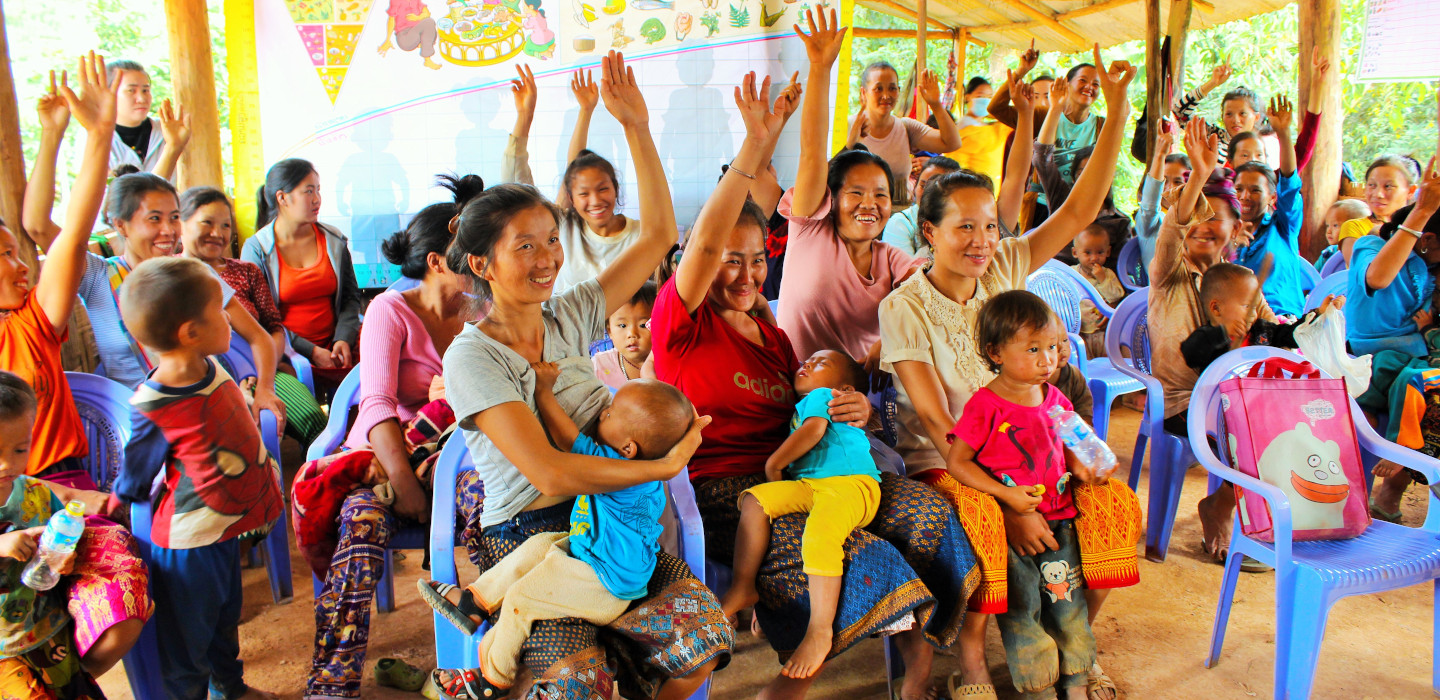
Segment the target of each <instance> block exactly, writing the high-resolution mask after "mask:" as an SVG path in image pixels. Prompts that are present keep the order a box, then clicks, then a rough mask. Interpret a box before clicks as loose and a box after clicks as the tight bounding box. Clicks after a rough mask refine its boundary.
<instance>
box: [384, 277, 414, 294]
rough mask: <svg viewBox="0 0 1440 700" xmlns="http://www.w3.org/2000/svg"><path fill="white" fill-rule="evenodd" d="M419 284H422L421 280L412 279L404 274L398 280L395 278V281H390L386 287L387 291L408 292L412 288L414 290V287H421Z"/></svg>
mask: <svg viewBox="0 0 1440 700" xmlns="http://www.w3.org/2000/svg"><path fill="white" fill-rule="evenodd" d="M419 286H420V280H417V279H411V278H409V277H405V276H403V275H402V276H401V277H400V279H397V280H395V281H394V282H391V283H390V286H389V287H386V288H385V291H387V292H408V291H410V290H412V289H414V288H416V287H419Z"/></svg>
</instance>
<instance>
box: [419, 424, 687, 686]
mask: <svg viewBox="0 0 1440 700" xmlns="http://www.w3.org/2000/svg"><path fill="white" fill-rule="evenodd" d="M474 468H475V467H474V465H473V464H471V462H470V450H469V449H468V448H466V446H465V440H464V438H463V437H462V436H461V435H460V434H459V433H458V432H457V433H455V434H454V435H453V436H452V437H451V439H450V440H449V441H447V442H446V443H445V446H444V447H443V448H441V450H440V457H439V459H438V460H436V463H435V484H436V485H437V486H438V488H436V489H435V499H434V501H432V503H431V510H430V576H431V578H433V579H434V580H435V581H438V582H440V583H448V584H451V585H456V586H458V585H460V580H459V574H458V572H457V570H456V568H455V547H456V546H457V545H456V542H455V532H456V528H457V526H458V525H459V524H457V523H456V522H455V483H456V480H457V479H458V478H459V476H460V474H461V473H462V472H465V471H468V470H472V469H474ZM665 488H666V491H667V492H668V493H669V496H670V499H669V500H670V510H671V515H673V516H674V517H675V522H677V523H679V526H680V532H679V533H678V534H679V537H677V538H676V539H677V542H678V544H679V548H680V551H679V552H672V554H674V555H676V556H679V557H680V558H681V559H683V560H684V561H685V563H686V565H688V566H689V567H690V570H691V571H693V572H703V571H705V528H704V525H703V524H701V522H700V509H699V508H698V507H696V505H695V490H694V488H692V487H691V486H690V471H689V470H688V469H681V470H680V473H679V474H677V475H676V476H675V477H674V478H672V479H670V480H669V481H668V482H666V484H665ZM433 617H434V622H435V663H436V665H437V666H438V667H440V668H473V667H474V665H475V660H476V659H478V658H479V657H480V639H481V638H482V637H484V636H485V633H486V632H487V631H488V630H489V628H490V626H489V623H483V624H481V626H480V628H479V629H477V630H476V631H475V633H474V634H465V633H464V632H461V631H460V630H459V629H457V628H456V627H455V625H453V624H451V623H450V621H449V620H446V619H445V618H444V617H441V615H440V613H434V614H433ZM690 697H691V700H706V699H707V698H709V697H710V680H709V679H707V680H706V681H705V683H704V684H702V685H701V686H700V688H699V689H697V690H696V691H695V693H694V694H693V695H691V696H690Z"/></svg>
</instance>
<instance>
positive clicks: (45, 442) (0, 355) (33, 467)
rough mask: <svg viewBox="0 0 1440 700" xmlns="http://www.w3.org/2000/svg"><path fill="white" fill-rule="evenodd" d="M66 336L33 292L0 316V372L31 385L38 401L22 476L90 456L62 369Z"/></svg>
mask: <svg viewBox="0 0 1440 700" xmlns="http://www.w3.org/2000/svg"><path fill="white" fill-rule="evenodd" d="M65 336H66V333H58V334H57V333H56V332H55V328H54V326H51V325H50V320H49V318H47V317H46V316H45V310H44V309H42V308H40V302H39V301H38V300H37V299H36V298H35V292H33V291H32V292H30V294H28V295H26V297H25V305H24V306H22V307H20V308H18V309H15V310H14V311H10V312H8V313H7V312H3V311H0V368H3V369H4V370H5V371H7V372H13V373H15V374H17V375H19V376H20V378H21V379H24V380H25V381H26V382H29V383H30V386H31V388H33V389H35V396H36V398H37V399H39V405H38V406H37V407H36V410H35V428H34V430H33V431H32V432H31V443H30V463H29V464H27V465H26V466H25V473H26V474H30V475H34V474H38V473H40V471H41V470H43V469H45V468H46V467H48V466H50V465H52V464H54V463H56V462H59V461H60V460H62V459H65V458H66V457H84V456H85V455H86V454H87V453H88V452H89V451H90V447H89V444H88V443H87V442H86V441H85V428H84V426H82V425H81V424H80V414H79V413H77V412H76V411H75V400H74V399H73V398H71V396H70V382H68V381H66V380H65V368H64V367H63V366H62V365H61V364H60V344H61V343H63V342H65Z"/></svg>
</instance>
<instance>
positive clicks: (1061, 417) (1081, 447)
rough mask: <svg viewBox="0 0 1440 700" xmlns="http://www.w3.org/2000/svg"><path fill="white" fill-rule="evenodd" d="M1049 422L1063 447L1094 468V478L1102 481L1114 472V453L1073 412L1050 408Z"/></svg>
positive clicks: (1056, 407) (1057, 407)
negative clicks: (1063, 444)
mask: <svg viewBox="0 0 1440 700" xmlns="http://www.w3.org/2000/svg"><path fill="white" fill-rule="evenodd" d="M1050 421H1051V423H1052V424H1053V425H1054V426H1055V430H1056V432H1058V433H1060V440H1061V441H1062V442H1064V443H1065V446H1066V447H1068V448H1070V451H1071V452H1074V453H1075V456H1076V457H1079V458H1080V461H1081V462H1084V463H1085V464H1088V465H1090V466H1091V467H1092V468H1094V469H1095V475H1096V476H1098V477H1100V478H1101V479H1104V478H1107V477H1109V476H1110V473H1111V472H1113V471H1115V453H1114V452H1111V451H1110V446H1109V445H1107V444H1105V441H1104V440H1101V439H1100V436H1098V435H1096V434H1095V430H1094V429H1093V428H1091V427H1090V425H1089V424H1087V423H1086V422H1085V421H1083V420H1080V416H1078V415H1076V413H1075V412H1074V411H1067V410H1065V409H1063V408H1061V407H1059V406H1051V407H1050Z"/></svg>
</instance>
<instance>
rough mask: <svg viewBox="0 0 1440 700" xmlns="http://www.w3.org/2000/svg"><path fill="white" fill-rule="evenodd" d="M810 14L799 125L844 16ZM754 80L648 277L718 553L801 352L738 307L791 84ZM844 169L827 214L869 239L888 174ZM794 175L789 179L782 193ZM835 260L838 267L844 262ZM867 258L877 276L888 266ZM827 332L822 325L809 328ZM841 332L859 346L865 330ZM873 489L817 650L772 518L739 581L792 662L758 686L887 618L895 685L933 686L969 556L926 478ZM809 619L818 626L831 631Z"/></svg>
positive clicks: (757, 277) (750, 293) (713, 553)
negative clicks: (764, 550)
mask: <svg viewBox="0 0 1440 700" xmlns="http://www.w3.org/2000/svg"><path fill="white" fill-rule="evenodd" d="M809 28H810V32H809V33H808V34H806V33H804V32H798V33H799V34H800V36H801V39H802V40H803V41H804V42H805V44H806V52H807V54H808V55H809V58H810V72H809V80H810V84H811V85H816V86H821V87H820V88H819V89H817V90H816V92H818V93H820V94H821V95H822V97H818V98H814V99H811V98H807V99H806V101H805V105H804V110H805V115H804V117H803V118H804V119H805V121H806V122H807V123H811V124H814V123H821V122H823V120H824V119H825V116H824V115H825V112H826V107H825V105H824V102H825V100H824V99H823V93H824V89H823V86H825V85H828V84H829V79H830V78H829V74H830V69H831V65H832V64H833V62H834V61H835V57H836V55H837V54H838V52H839V49H840V45H841V41H842V40H843V38H844V34H845V30H844V29H843V28H841V27H840V26H839V23H838V21H837V19H836V16H835V13H834V11H831V12H830V13H828V17H827V15H826V14H824V13H821V14H820V18H819V21H818V25H817V22H816V20H815V18H814V16H813V15H812V16H810V17H809ZM797 30H798V28H797ZM768 87H769V81H768V80H767V81H766V82H765V84H764V85H762V86H760V87H759V89H758V92H757V86H756V85H755V83H754V77H753V75H752V76H750V77H748V78H747V79H746V85H745V86H744V89H743V94H737V102H738V103H739V107H740V111H741V116H742V118H743V120H744V122H745V126H746V132H747V136H746V139H745V141H744V142H743V144H742V146H741V148H740V151H739V153H738V154H737V155H736V158H735V160H734V162H733V163H732V164H731V167H730V168H729V169H728V170H727V171H726V173H725V175H724V176H723V177H722V178H721V180H720V183H719V185H718V186H717V188H716V190H715V192H714V194H712V195H711V197H710V199H709V200H708V201H707V202H706V204H705V208H704V209H703V210H702V211H701V213H700V217H699V219H698V220H697V221H696V224H695V228H694V232H693V233H692V234H691V239H690V243H689V244H688V245H687V246H686V249H685V254H684V257H683V258H681V261H680V266H679V268H678V270H677V271H676V274H675V276H674V278H672V279H671V280H670V281H669V282H668V283H667V284H666V285H665V286H664V287H662V289H661V290H660V294H659V298H658V300H657V301H656V305H655V312H654V316H653V319H652V333H653V339H654V345H653V347H654V358H655V370H656V373H657V375H658V376H659V378H660V379H661V380H662V381H666V382H670V383H672V384H674V385H675V386H677V387H679V388H680V389H681V391H684V392H685V394H686V395H687V396H689V397H690V399H691V400H692V401H693V402H694V403H695V406H696V410H697V411H699V412H700V413H702V414H707V415H711V416H713V417H714V418H715V423H714V424H712V425H711V426H710V427H709V428H708V429H707V431H706V435H705V441H704V443H703V444H702V445H701V447H700V449H699V450H698V451H697V452H696V454H695V457H694V458H693V459H692V460H691V461H690V475H691V478H692V480H693V481H694V483H695V490H696V500H697V502H698V505H699V507H700V513H701V517H702V518H703V520H704V522H705V534H706V545H707V553H708V555H709V556H710V557H711V558H713V559H716V560H718V561H722V562H730V561H731V560H732V557H733V556H734V555H735V547H736V544H735V540H736V528H737V525H738V523H739V521H740V518H741V514H740V510H739V507H738V499H739V496H740V495H741V494H742V493H743V492H745V491H747V490H749V489H751V488H752V487H755V486H757V485H759V484H762V483H764V482H765V480H766V477H765V465H766V461H767V460H768V459H769V458H770V457H771V455H772V454H773V453H774V452H775V451H776V449H777V448H779V447H780V445H781V444H782V443H783V442H785V440H786V436H787V434H788V433H789V425H790V421H791V418H792V416H793V415H795V412H796V405H795V404H796V400H797V397H796V395H795V394H796V392H795V390H794V377H795V374H796V371H797V370H798V369H800V362H799V360H798V358H797V356H796V353H795V350H794V349H793V348H792V346H791V342H790V339H789V337H788V336H787V334H786V333H785V332H784V331H783V330H781V329H779V328H776V327H775V326H774V325H773V324H771V323H768V322H766V321H765V320H764V318H763V316H762V315H754V314H752V312H754V311H755V307H756V305H757V301H758V302H759V303H763V300H762V299H760V298H759V290H760V287H761V285H762V284H763V283H764V279H765V274H766V265H765V217H764V215H763V213H761V212H760V210H759V208H758V207H756V206H755V205H754V204H751V203H747V202H746V192H747V190H748V187H749V183H750V178H751V176H752V175H753V174H754V173H757V172H759V171H760V170H761V169H763V168H764V167H765V164H766V162H767V161H768V160H769V158H770V155H771V153H773V151H774V148H775V143H776V140H777V139H778V138H779V133H780V130H781V127H782V126H783V124H784V121H785V118H786V116H787V115H788V113H790V112H792V111H793V110H794V103H795V100H796V98H797V95H796V92H797V90H787V91H785V92H784V93H782V96H781V97H780V99H779V100H777V102H776V104H775V109H774V111H773V112H772V111H771V110H770V109H769V107H768V105H767V104H766V99H765V97H763V96H765V95H767V94H768ZM812 155H813V154H812ZM816 170H817V169H816V168H809V169H805V168H802V173H804V174H802V176H801V177H802V178H807V177H808V178H810V179H809V180H808V182H810V183H811V184H812V186H810V187H808V188H807V191H808V192H809V193H810V194H811V195H813V196H812V200H813V201H812V203H811V204H812V206H815V207H816V208H817V209H819V205H820V204H821V199H822V197H824V196H825V191H824V188H823V184H822V183H821V182H820V177H821V175H820V173H817V172H815V171H816ZM821 172H822V173H823V171H821ZM851 172H852V173H856V174H857V175H858V174H859V173H861V172H864V173H866V174H867V178H866V180H865V181H864V182H863V183H862V184H863V187H856V188H855V190H853V191H847V192H846V197H847V198H850V197H851V196H852V194H854V197H853V200H852V201H850V202H849V203H848V205H841V207H840V208H841V210H842V213H841V215H840V216H842V217H848V218H849V219H850V220H851V223H853V224H855V225H856V226H857V227H858V228H863V229H865V232H866V233H868V236H869V237H868V238H866V239H865V241H866V243H869V242H870V241H871V240H873V238H874V237H875V236H876V235H878V234H879V229H880V227H881V226H883V223H884V218H885V217H884V216H883V214H877V210H879V209H880V208H882V207H885V208H888V204H881V203H879V202H880V201H883V200H884V199H885V198H886V197H885V195H886V193H887V192H888V186H889V183H888V181H887V179H886V175H885V172H884V168H883V167H882V166H880V165H878V164H871V163H868V162H867V163H866V164H865V166H864V168H863V171H862V169H861V168H858V167H857V168H855V169H852V170H851ZM869 175H874V176H875V177H869ZM803 182H806V180H802V183H803ZM802 187H804V185H801V186H799V187H797V193H796V194H795V195H794V197H796V198H798V196H799V194H798V191H799V189H801V188H802ZM862 219H863V221H862ZM845 225H847V226H848V225H849V224H845ZM816 235H824V236H826V237H827V238H829V239H831V240H832V242H833V245H834V247H835V248H836V250H837V255H844V254H845V253H844V250H845V247H846V246H842V245H840V243H839V236H837V235H836V234H835V233H834V232H833V230H829V229H828V226H827V230H825V231H822V232H821V233H819V234H816ZM875 247H877V248H882V249H883V248H887V246H883V245H877V246H875ZM877 255H878V254H877ZM864 258H865V260H866V264H865V266H864V267H863V269H864V270H867V271H868V270H870V269H872V268H871V267H870V263H869V261H870V260H871V259H872V256H871V254H870V253H866V254H865V256H864ZM845 265H846V266H850V265H851V263H850V261H849V260H846V262H845ZM881 267H882V269H885V274H886V275H887V276H888V275H889V274H890V270H889V268H885V267H884V266H881ZM846 272H847V273H848V274H854V275H855V277H856V278H857V280H858V279H859V278H860V277H861V275H860V273H859V272H858V271H857V272H855V273H851V272H850V270H848V269H847V270H846ZM788 279H789V278H788V277H787V284H788ZM857 286H858V285H857ZM785 298H786V301H785V304H790V303H793V302H791V301H790V299H791V298H792V297H788V296H787V297H785ZM871 303H872V304H873V303H874V302H873V301H872V302H871ZM783 308H784V304H782V309H783ZM836 340H837V339H836V338H835V337H833V336H830V337H827V338H826V339H825V340H824V341H823V342H827V343H830V342H836ZM854 347H855V348H856V349H859V350H862V351H864V350H868V349H869V344H868V343H864V342H862V343H859V344H855V345H854ZM847 350H848V347H847ZM862 357H863V355H862ZM857 359H858V358H857ZM826 391H828V390H826ZM829 410H830V420H832V421H834V422H837V423H838V422H848V423H851V424H859V425H864V423H865V422H866V420H867V419H868V417H869V415H870V405H869V402H868V401H867V400H866V397H865V396H864V395H863V394H861V393H857V392H843V391H837V392H836V393H835V398H834V399H833V400H831V401H830V409H829ZM879 491H880V501H879V504H878V512H877V513H876V515H875V516H874V518H873V520H872V522H871V523H870V524H869V525H868V526H867V527H865V528H864V529H855V530H854V531H852V532H851V535H850V538H849V540H848V541H847V546H846V547H845V551H846V553H847V558H848V559H849V560H850V566H848V567H847V570H846V571H845V573H844V575H843V576H842V577H840V580H839V581H838V584H837V588H838V590H839V591H840V592H841V595H840V596H839V597H840V599H841V600H842V601H843V603H842V604H841V605H840V606H839V608H838V610H832V612H833V613H834V616H835V623H834V628H835V629H838V630H842V631H843V634H838V635H835V636H834V637H833V638H830V639H828V640H827V641H828V643H826V644H824V645H823V648H821V649H819V653H818V654H814V653H813V652H814V651H815V648H814V646H815V645H813V644H802V637H804V638H806V641H807V642H809V641H812V640H811V638H810V635H809V634H808V632H814V631H815V630H808V631H807V627H809V620H810V618H811V616H812V614H815V615H819V614H822V612H821V611H820V610H812V606H811V603H812V599H811V596H809V595H807V594H806V591H808V590H811V589H810V588H809V585H810V583H811V581H813V578H814V577H811V579H810V580H807V577H806V574H807V572H806V571H805V570H802V558H803V557H802V546H801V539H802V531H803V529H804V527H805V524H806V517H805V514H796V515H785V516H782V517H777V518H775V519H773V521H772V529H771V533H770V541H769V551H768V554H767V556H766V562H765V565H764V566H763V567H761V569H760V576H759V578H758V581H756V582H755V583H754V584H751V585H753V586H754V588H753V591H751V592H749V595H750V596H751V600H748V601H744V602H745V603H758V604H757V605H756V612H757V615H758V616H759V620H760V624H761V626H762V627H763V628H764V629H765V632H766V635H767V637H768V638H769V640H770V643H771V645H772V646H773V647H774V648H775V649H776V650H777V651H778V652H780V654H781V656H782V658H785V657H790V659H789V660H790V661H792V662H797V661H799V662H800V663H792V665H791V666H788V667H787V668H786V670H785V671H784V672H783V673H784V674H785V675H782V676H780V677H777V678H775V679H774V680H773V681H772V682H771V683H770V684H769V686H767V688H766V689H765V690H764V691H763V692H762V693H761V695H760V697H762V698H767V700H774V699H779V698H800V697H804V695H805V693H806V691H807V689H808V688H809V687H810V685H811V684H812V683H813V682H814V680H815V676H814V672H813V671H809V670H808V669H810V668H812V667H818V666H819V665H820V663H821V662H823V661H824V660H825V659H826V658H833V657H834V656H835V655H838V654H840V653H842V652H844V651H845V650H846V649H848V648H849V647H850V646H851V645H853V644H854V643H856V642H857V641H859V640H861V639H864V638H865V637H867V636H870V635H873V634H876V633H879V632H882V631H894V630H896V629H903V630H905V631H903V632H901V633H900V635H899V636H898V639H899V640H900V642H901V652H902V654H903V655H904V657H905V663H906V666H907V667H908V668H909V669H910V671H909V674H908V676H907V679H906V682H905V684H904V688H903V689H902V692H901V695H902V696H903V697H905V698H907V699H910V698H925V697H933V692H934V691H933V689H932V688H931V687H930V677H929V676H930V674H929V669H930V663H931V654H932V653H933V652H932V650H931V647H930V645H934V646H939V647H946V646H949V645H950V644H951V643H953V641H954V639H955V635H956V634H957V632H958V631H959V623H960V617H961V616H962V615H963V610H962V608H961V606H959V605H957V604H956V603H955V601H956V600H958V599H962V598H963V597H964V596H965V595H967V594H968V593H969V591H970V589H971V587H972V586H973V584H972V583H970V577H971V574H972V572H973V566H974V562H973V559H972V558H971V556H970V549H969V546H968V544H967V543H966V542H965V539H964V536H963V534H962V533H961V532H960V530H959V527H958V524H957V523H956V522H955V518H954V514H953V513H952V512H950V510H949V508H947V507H946V506H945V504H944V502H943V501H942V500H941V499H939V498H938V497H937V496H936V495H935V494H934V493H933V492H930V491H928V490H927V489H925V488H923V487H922V486H920V485H919V484H916V483H915V482H913V481H910V480H908V479H904V478H900V477H897V476H896V475H893V474H885V475H882V477H881V481H880V486H879ZM807 568H808V567H807ZM916 572H921V573H918V574H917V573H916ZM739 573H740V572H738V571H737V580H736V585H744V584H746V583H748V582H745V581H742V580H740V578H741V577H740V576H739ZM731 607H745V605H744V604H741V605H738V606H731ZM727 609H728V608H727ZM824 632H825V633H826V634H825V635H824V636H825V637H827V638H828V637H829V636H830V635H829V632H830V630H828V629H827V630H824ZM797 647H798V648H797ZM792 652H793V655H792ZM798 656H805V657H807V658H805V659H803V660H800V659H797V658H795V657H798ZM810 657H818V658H810Z"/></svg>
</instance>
